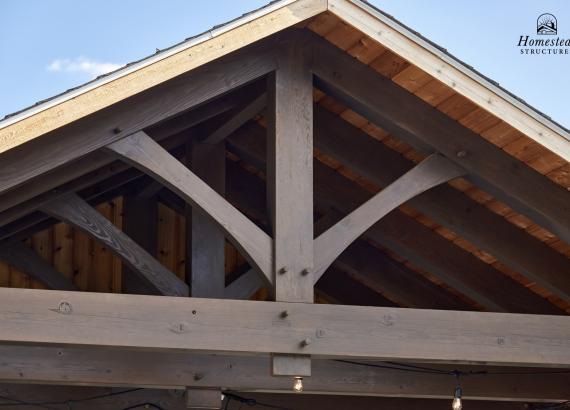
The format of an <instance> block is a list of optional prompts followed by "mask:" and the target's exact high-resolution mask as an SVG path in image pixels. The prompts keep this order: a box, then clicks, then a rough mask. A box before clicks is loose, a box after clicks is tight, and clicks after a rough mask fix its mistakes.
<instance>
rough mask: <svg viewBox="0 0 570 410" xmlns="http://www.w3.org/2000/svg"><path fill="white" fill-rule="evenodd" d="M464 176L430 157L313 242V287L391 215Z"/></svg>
mask: <svg viewBox="0 0 570 410" xmlns="http://www.w3.org/2000/svg"><path fill="white" fill-rule="evenodd" d="M462 175H465V170H464V169H463V168H461V167H459V166H458V165H456V164H454V163H453V162H451V161H450V160H448V159H447V158H445V157H444V156H442V155H439V154H433V155H431V156H429V157H428V158H426V159H425V160H423V161H422V162H420V163H419V164H418V165H416V166H415V167H414V168H412V169H411V170H410V171H408V172H406V173H405V174H404V175H402V176H401V177H400V178H398V179H397V180H396V181H394V182H393V183H391V184H390V185H388V186H387V187H386V188H384V189H383V190H382V191H380V192H379V193H377V194H376V195H374V196H373V197H372V198H370V199H369V200H368V201H366V202H365V203H364V204H362V205H361V206H359V207H358V208H357V209H355V210H354V211H353V212H352V213H350V214H349V215H347V216H345V217H344V218H343V219H341V220H340V221H339V222H337V223H336V224H335V225H334V226H332V227H331V228H329V229H328V230H327V231H326V232H324V233H323V234H321V235H320V236H319V237H318V238H317V239H315V242H314V249H315V268H314V271H313V280H314V282H315V283H316V282H317V281H318V280H319V278H320V277H321V276H322V275H323V273H325V271H326V270H327V268H328V267H329V266H330V265H331V264H332V263H333V262H334V260H335V259H336V258H337V257H338V256H339V255H340V254H341V253H342V252H343V251H344V250H345V249H346V248H347V247H348V246H349V245H350V244H351V243H352V242H354V241H355V240H356V239H357V238H358V237H359V236H360V235H362V234H363V233H364V232H365V231H366V230H367V229H368V228H370V227H371V226H372V225H374V224H375V223H376V222H378V221H379V220H380V219H382V218H383V217H384V216H386V215H387V214H388V213H389V212H390V211H392V210H394V209H395V208H397V207H398V206H400V205H402V204H404V203H405V202H406V201H408V200H410V199H412V198H414V197H415V196H418V195H419V194H421V193H422V192H425V191H427V190H429V189H431V188H433V187H435V186H437V185H440V184H443V183H444V182H447V181H450V180H452V179H454V178H457V177H460V176H462Z"/></svg>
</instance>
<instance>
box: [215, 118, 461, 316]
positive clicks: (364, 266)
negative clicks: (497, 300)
mask: <svg viewBox="0 0 570 410" xmlns="http://www.w3.org/2000/svg"><path fill="white" fill-rule="evenodd" d="M246 134H248V135H252V134H250V130H249V129H247V130H246ZM254 134H255V133H254ZM231 141H232V140H231V139H230V140H228V142H231ZM233 148H235V146H234V147H233ZM233 148H232V149H233ZM258 149H259V151H260V156H261V155H262V152H263V151H264V149H263V147H258ZM242 152H243V151H242ZM260 161H261V162H263V161H262V159H261V160H260ZM256 162H259V161H256ZM232 164H233V163H232V162H228V165H227V166H228V167H230V169H231V172H230V173H229V174H228V177H229V178H228V187H229V189H228V198H229V199H230V200H231V201H232V203H234V204H235V205H236V206H237V207H238V208H240V209H242V210H244V212H245V213H246V215H250V217H253V218H254V219H259V218H261V219H264V217H265V216H264V213H263V212H262V211H260V209H261V208H262V207H263V206H264V204H265V201H264V200H263V198H264V197H265V192H264V190H263V187H264V181H263V180H262V179H260V178H258V177H256V176H255V175H253V174H251V173H249V172H247V171H245V170H244V169H243V168H241V167H239V166H237V165H235V164H233V165H232ZM262 166H263V165H262ZM325 219H327V218H326V216H325V218H321V219H320V220H319V221H318V223H317V224H316V226H315V234H316V235H318V234H319V233H321V232H323V231H324V230H325V229H326V228H328V227H330V226H331V225H332V223H333V222H336V220H338V218H334V220H333V221H331V222H330V224H328V225H323V222H326V221H325ZM351 248H352V249H351ZM351 248H349V250H347V251H345V252H344V253H343V254H342V255H341V256H340V257H339V260H337V263H336V264H339V262H342V263H340V264H339V266H338V267H339V268H340V269H341V270H344V271H345V272H346V274H347V275H348V276H350V277H352V278H353V279H355V280H358V281H360V282H362V283H364V284H366V286H368V287H369V288H371V289H374V290H375V291H376V292H378V293H376V292H370V291H369V293H371V294H372V293H374V294H375V299H376V303H380V305H383V306H388V305H389V302H388V301H386V300H384V301H382V300H380V297H379V295H380V294H383V295H385V296H386V297H388V298H389V299H390V300H392V301H394V302H396V303H397V304H399V305H400V306H406V307H418V308H427V309H456V310H457V309H459V310H464V309H467V310H469V306H468V305H466V304H465V302H462V301H461V300H459V298H457V297H456V296H454V295H452V294H450V293H449V292H446V291H445V290H444V289H442V288H441V287H439V286H437V285H435V284H433V283H432V282H430V281H428V280H427V279H425V278H424V277H423V276H421V275H419V274H418V273H416V272H412V271H410V270H409V269H406V268H405V267H404V266H403V265H400V264H398V263H396V262H395V261H394V260H392V259H391V258H389V257H387V256H386V255H383V254H382V253H381V252H380V251H378V250H377V249H376V248H375V247H373V246H371V245H368V244H367V243H366V242H364V241H358V243H357V244H355V247H351ZM355 252H356V254H355ZM359 258H360V259H359ZM366 261H370V263H365V262H366ZM336 264H335V266H336ZM330 274H331V272H327V275H330ZM346 274H345V275H344V276H345V277H346V276H347V275H346ZM329 279H330V278H327V280H326V281H320V282H319V283H318V285H317V290H322V289H323V288H324V287H325V286H327V285H328V282H329V281H330V280H329ZM348 280H350V279H348ZM351 282H354V280H352V281H351ZM262 286H263V283H262V281H261V280H260V279H258V278H256V277H255V272H251V271H250V272H248V274H247V275H243V276H242V277H240V278H238V280H236V282H235V285H234V283H232V284H230V285H229V286H228V287H227V288H226V292H233V291H234V290H236V291H240V292H243V293H238V295H243V296H242V297H236V296H235V294H234V293H230V294H231V295H233V296H232V297H230V298H233V299H245V298H248V297H249V296H251V295H252V294H253V293H254V292H255V291H256V290H257V289H258V288H260V287H262ZM339 287H342V288H343V290H347V289H348V287H349V285H348V282H347V281H346V280H345V282H343V283H342V284H340V283H339V284H331V287H328V288H327V294H328V295H329V296H331V292H335V293H339V292H340V290H339V289H338V288H339ZM333 289H334V290H333ZM365 289H366V288H364V287H361V288H360V290H361V292H360V294H362V293H363V292H362V291H363V290H365ZM343 293H344V295H345V296H344V297H343V299H342V300H343V303H342V304H351V303H349V302H350V300H351V299H350V298H349V296H350V295H348V293H349V292H346V291H345V292H343ZM360 302H361V303H365V304H368V303H369V302H367V301H366V299H365V298H363V299H361V300H360Z"/></svg>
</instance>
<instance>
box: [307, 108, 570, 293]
mask: <svg viewBox="0 0 570 410" xmlns="http://www.w3.org/2000/svg"><path fill="white" fill-rule="evenodd" d="M315 123H316V127H315V147H316V148H318V149H319V151H321V152H322V153H324V154H326V155H329V156H331V157H333V158H335V159H336V160H337V161H339V162H340V163H342V164H343V165H344V166H347V167H348V168H350V169H352V170H353V171H355V172H356V173H358V174H359V175H362V176H364V177H365V178H367V179H369V180H370V181H372V182H374V183H376V184H378V185H379V186H381V187H384V186H387V185H389V184H390V183H392V181H394V180H395V179H396V178H398V176H400V175H402V174H403V173H404V172H407V171H408V170H410V169H412V167H413V166H414V163H413V162H412V161H409V160H407V159H405V158H404V157H403V156H402V155H400V154H399V153H397V152H395V151H393V150H391V149H389V148H388V147H386V146H385V145H384V144H382V143H381V142H378V141H376V140H374V139H373V138H371V137H370V136H369V135H368V134H366V133H365V132H363V131H361V130H359V129H358V128H356V127H354V126H353V125H351V124H350V123H348V122H347V121H344V120H343V119H342V118H339V117H338V116H336V115H334V114H333V113H331V112H329V111H327V110H325V109H324V108H322V107H319V106H316V107H315ZM410 205H411V206H412V207H414V208H416V209H417V210H418V211H420V212H422V213H423V214H426V215H427V216H429V217H431V218H433V219H434V220H435V221H437V222H439V223H440V224H442V225H444V226H446V227H447V228H449V229H450V230H451V231H453V232H455V233H457V234H459V235H461V236H462V237H464V238H465V239H467V240H468V241H470V242H471V243H473V244H474V245H475V246H477V247H478V248H480V249H482V250H484V251H486V252H488V253H489V254H491V255H493V256H495V257H496V258H497V259H499V260H500V261H501V262H502V263H504V264H506V265H507V266H510V267H511V268H513V269H515V270H516V271H517V272H520V273H522V274H523V275H525V276H526V277H528V278H530V279H531V280H533V281H536V283H537V284H539V285H540V286H542V287H544V288H547V289H551V290H554V293H555V294H556V295H557V296H559V297H562V298H565V296H564V294H565V292H564V290H563V289H568V287H569V284H570V277H568V275H560V274H559V272H570V261H569V260H568V259H567V258H566V257H564V256H563V255H561V254H560V253H559V252H557V251H555V250H554V249H552V248H550V247H549V246H548V245H546V244H544V243H543V242H541V241H540V240H538V239H537V238H535V237H533V236H532V235H530V234H528V233H527V232H525V231H524V230H522V229H519V228H518V227H516V226H514V225H513V224H511V223H510V222H509V221H507V220H505V218H503V217H502V216H500V215H497V214H495V213H494V212H492V211H491V210H489V209H488V208H486V207H485V206H483V205H481V204H479V203H477V202H476V201H474V200H472V199H470V198H469V197H468V196H466V195H464V194H462V193H460V192H458V191H457V190H455V189H453V188H452V187H449V186H446V185H442V186H439V187H435V188H433V189H432V190H430V191H428V192H425V193H424V194H422V195H419V196H417V197H415V198H413V199H411V200H410ZM491 227H492V229H491Z"/></svg>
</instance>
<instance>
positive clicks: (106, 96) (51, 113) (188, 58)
mask: <svg viewBox="0 0 570 410" xmlns="http://www.w3.org/2000/svg"><path fill="white" fill-rule="evenodd" d="M326 7H327V4H326V1H324V0H302V1H296V2H292V3H290V4H287V5H285V6H284V7H279V8H277V9H275V10H272V11H271V12H270V13H268V14H265V15H263V16H260V17H259V18H257V19H254V20H252V21H248V22H245V23H244V24H239V25H234V26H233V27H232V29H231V30H229V31H225V30H222V32H221V33H220V32H219V31H218V32H217V33H216V35H214V36H213V37H212V38H210V39H208V40H207V41H201V42H199V43H198V44H195V45H193V46H192V47H190V48H188V49H185V50H181V51H179V52H177V53H175V54H173V55H172V56H169V57H168V58H164V59H162V60H159V61H157V62H155V63H153V64H150V65H148V66H146V67H144V68H141V69H138V70H136V71H133V72H131V73H129V74H128V75H125V76H122V77H119V78H117V79H115V80H114V81H112V82H109V83H107V84H104V85H102V86H100V87H97V88H95V89H93V90H90V91H89V92H85V93H83V94H81V95H79V96H77V97H75V98H73V99H70V100H67V101H65V102H63V103H61V104H58V105H56V106H54V107H51V108H49V109H46V110H45V111H41V112H39V113H38V114H35V115H32V116H30V117H28V118H25V119H23V120H21V121H19V122H16V123H14V124H12V125H9V126H6V127H3V128H2V129H1V132H0V147H1V150H0V152H2V151H6V150H9V149H11V148H13V147H15V146H17V145H19V144H22V143H24V142H26V141H30V140H32V139H34V138H36V137H38V136H40V135H42V134H45V133H47V132H49V131H52V130H54V129H57V128H59V127H62V126H64V125H66V124H69V123H70V122H73V121H76V120H77V119H79V118H82V117H85V116H86V115H89V114H92V113H94V112H96V111H98V110H101V109H104V108H105V107H109V106H110V105H113V104H115V103H118V102H119V101H121V100H124V99H125V98H128V97H131V96H133V95H136V94H138V93H140V92H141V91H144V90H147V89H150V88H152V87H155V86H157V85H159V84H161V83H163V82H165V81H168V80H171V79H174V78H176V77H178V76H180V75H181V74H184V73H186V72H188V71H190V70H194V69H196V68H197V67H200V66H202V65H204V64H206V63H209V62H212V61H213V60H216V59H218V60H217V61H220V60H223V58H220V57H223V56H226V55H228V54H230V53H232V52H234V51H236V50H237V49H239V48H242V47H244V46H246V45H248V44H250V43H253V42H255V41H257V40H260V39H262V38H265V37H267V36H270V35H271V34H274V33H276V32H278V31H280V30H283V29H285V28H287V27H290V26H292V25H295V24H297V23H299V22H301V21H304V20H305V19H308V18H310V17H312V16H314V15H316V14H319V13H322V12H323V11H325V10H326ZM210 34H212V33H210Z"/></svg>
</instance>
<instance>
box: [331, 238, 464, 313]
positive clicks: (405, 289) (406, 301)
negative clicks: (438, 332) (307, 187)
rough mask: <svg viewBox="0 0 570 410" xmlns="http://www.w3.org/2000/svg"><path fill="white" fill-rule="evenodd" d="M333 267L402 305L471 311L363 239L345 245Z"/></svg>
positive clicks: (455, 298)
mask: <svg viewBox="0 0 570 410" xmlns="http://www.w3.org/2000/svg"><path fill="white" fill-rule="evenodd" d="M333 266H336V267H338V268H340V269H342V270H344V271H345V272H347V273H348V274H349V275H350V276H351V277H352V278H353V279H354V280H357V281H359V282H361V283H363V284H365V285H366V286H368V287H369V288H370V289H373V290H375V291H376V292H379V293H381V294H383V295H385V296H386V297H387V298H388V299H390V300H392V301H394V302H395V303H397V304H398V305H400V306H403V307H409V308H422V309H453V310H472V308H471V307H470V306H469V305H468V304H467V303H465V302H463V301H461V300H460V299H459V298H458V297H457V296H455V295H452V294H451V293H449V292H447V291H446V290H444V289H443V288H441V287H439V286H437V285H435V284H434V283H433V282H430V281H429V280H427V279H425V278H424V277H423V276H421V275H419V274H418V273H416V272H413V271H411V270H410V269H408V268H406V267H405V266H404V265H402V264H400V263H397V262H396V261H394V260H393V259H391V258H390V257H389V256H387V255H386V254H384V253H383V252H380V251H379V250H378V249H377V248H376V247H374V246H372V245H370V244H369V243H367V242H365V241H357V242H355V243H353V244H352V245H351V246H349V247H348V248H347V249H346V250H345V251H344V252H343V253H342V254H341V255H340V256H339V257H338V259H337V260H336V261H335V263H334V264H333ZM326 275H328V273H326V274H325V276H326Z"/></svg>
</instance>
